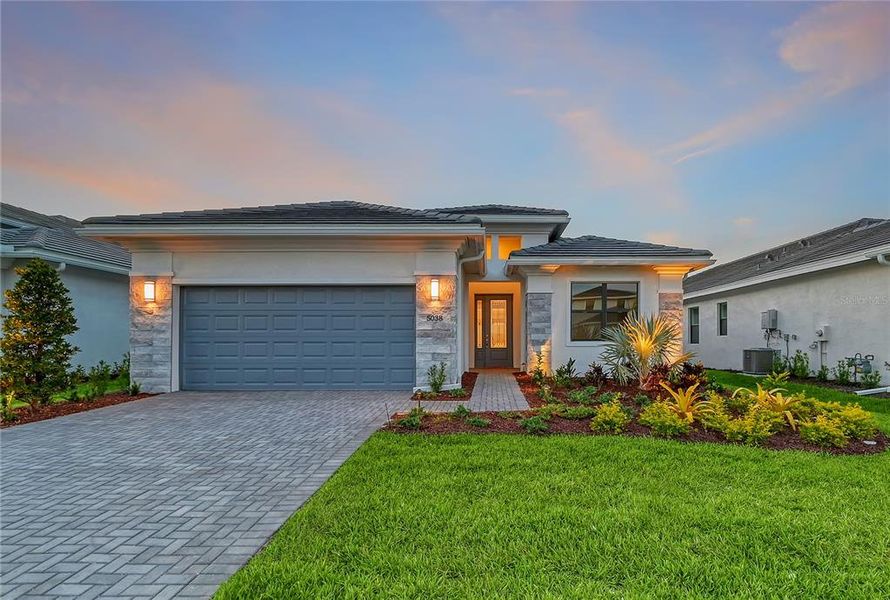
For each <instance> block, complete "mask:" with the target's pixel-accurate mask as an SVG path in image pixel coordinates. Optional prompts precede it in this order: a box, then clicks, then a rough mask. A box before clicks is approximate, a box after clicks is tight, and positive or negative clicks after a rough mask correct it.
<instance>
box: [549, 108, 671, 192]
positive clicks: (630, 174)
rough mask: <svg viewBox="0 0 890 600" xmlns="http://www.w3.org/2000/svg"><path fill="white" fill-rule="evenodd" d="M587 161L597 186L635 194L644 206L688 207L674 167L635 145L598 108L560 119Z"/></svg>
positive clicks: (565, 114) (562, 116)
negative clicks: (619, 189)
mask: <svg viewBox="0 0 890 600" xmlns="http://www.w3.org/2000/svg"><path fill="white" fill-rule="evenodd" d="M557 120H558V122H559V124H560V125H561V126H562V127H563V128H564V129H565V130H566V131H567V132H568V133H569V134H570V135H571V136H572V138H573V139H574V141H575V142H576V144H577V145H578V147H579V148H580V150H581V151H582V152H583V154H584V156H585V158H586V159H587V165H588V166H589V168H590V177H591V179H592V181H593V183H594V184H595V185H596V186H597V187H616V188H621V189H623V190H627V191H630V192H633V193H634V196H635V198H637V201H638V202H639V203H641V204H643V205H647V206H654V207H662V208H678V207H680V206H682V205H683V204H684V201H683V197H682V194H681V192H680V189H679V186H678V182H677V180H676V177H675V175H674V173H673V171H672V169H671V167H670V165H666V164H664V163H663V162H662V161H661V160H659V159H658V158H656V157H655V156H654V155H653V154H652V153H651V152H649V151H647V150H645V149H644V148H641V147H639V146H637V145H635V144H633V143H631V142H630V141H629V140H628V139H627V138H626V137H625V136H623V135H622V134H621V133H619V132H618V131H617V130H616V129H615V128H614V127H613V126H612V125H611V123H609V122H608V120H607V119H606V118H605V116H604V115H603V114H602V113H601V112H599V111H597V110H595V109H583V110H575V111H571V112H567V113H563V114H561V115H559V116H558V118H557Z"/></svg>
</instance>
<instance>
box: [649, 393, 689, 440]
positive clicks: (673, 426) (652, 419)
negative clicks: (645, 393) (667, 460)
mask: <svg viewBox="0 0 890 600" xmlns="http://www.w3.org/2000/svg"><path fill="white" fill-rule="evenodd" d="M639 421H640V424H641V425H645V426H646V427H648V428H649V429H650V430H651V431H652V434H653V435H657V436H660V437H668V438H670V437H676V436H678V435H682V434H684V433H687V432H688V431H689V428H690V424H689V422H688V421H686V420H685V419H683V418H682V417H680V416H679V415H678V414H677V413H675V412H674V411H673V410H672V409H671V407H670V405H669V404H667V403H666V402H661V401H659V402H653V403H652V404H650V405H649V406H647V407H646V408H644V409H643V411H642V412H641V413H640V418H639Z"/></svg>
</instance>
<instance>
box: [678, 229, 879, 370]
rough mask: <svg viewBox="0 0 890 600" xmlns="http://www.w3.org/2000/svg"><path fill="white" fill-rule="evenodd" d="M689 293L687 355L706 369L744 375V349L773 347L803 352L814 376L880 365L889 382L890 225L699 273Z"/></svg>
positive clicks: (830, 233) (688, 284) (834, 232)
mask: <svg viewBox="0 0 890 600" xmlns="http://www.w3.org/2000/svg"><path fill="white" fill-rule="evenodd" d="M683 291H684V295H683V305H684V307H685V309H686V327H685V332H684V344H685V348H686V350H688V351H692V352H695V353H696V354H697V355H698V356H699V357H701V359H702V360H703V361H704V363H705V365H706V366H710V367H715V368H720V369H738V370H742V368H743V364H742V353H743V350H745V349H748V348H758V347H769V348H773V349H775V350H780V351H781V352H782V354H783V355H784V356H788V355H794V354H795V353H796V352H797V351H798V350H800V351H801V352H803V353H805V354H806V355H807V356H808V357H809V364H810V369H811V370H812V371H816V370H818V369H819V367H820V366H822V365H825V366H826V367H827V368H831V367H835V366H836V365H837V362H838V361H840V360H846V359H847V358H853V357H856V356H860V357H869V356H871V357H872V358H871V359H868V362H869V365H870V367H871V368H874V369H877V370H879V371H880V372H882V374H883V383H884V384H885V385H886V384H887V383H888V382H890V375H888V371H887V367H888V364H887V363H888V361H890V219H859V220H857V221H853V222H852V223H847V224H846V225H841V226H840V227H835V228H834V229H829V230H827V231H822V232H820V233H816V234H814V235H811V236H808V237H805V238H801V239H799V240H794V241H793V242H789V243H787V244H783V245H781V246H778V247H776V248H770V249H769V250H763V251H761V252H757V253H756V254H752V255H750V256H746V257H744V258H740V259H738V260H734V261H732V262H729V263H726V264H722V265H717V266H714V267H711V268H709V269H706V270H703V271H700V272H698V273H693V274H690V275H689V276H688V277H686V279H685V281H684V283H683ZM769 311H776V312H774V313H770V312H769ZM763 313H766V314H763ZM771 320H772V322H770V321H771ZM765 327H766V329H765Z"/></svg>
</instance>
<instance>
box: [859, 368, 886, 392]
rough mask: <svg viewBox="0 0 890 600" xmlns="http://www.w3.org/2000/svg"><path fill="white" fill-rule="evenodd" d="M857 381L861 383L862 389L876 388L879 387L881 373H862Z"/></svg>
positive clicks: (875, 371)
mask: <svg viewBox="0 0 890 600" xmlns="http://www.w3.org/2000/svg"><path fill="white" fill-rule="evenodd" d="M859 381H861V382H862V387H864V388H876V387H878V386H879V385H881V372H880V371H878V370H877V369H876V370H874V371H869V372H868V373H863V374H862V377H860V379H859Z"/></svg>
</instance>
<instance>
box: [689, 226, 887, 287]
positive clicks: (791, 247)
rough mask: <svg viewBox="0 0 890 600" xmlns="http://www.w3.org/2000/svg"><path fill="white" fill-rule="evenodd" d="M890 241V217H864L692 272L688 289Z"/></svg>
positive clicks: (824, 258)
mask: <svg viewBox="0 0 890 600" xmlns="http://www.w3.org/2000/svg"><path fill="white" fill-rule="evenodd" d="M887 244H890V219H872V218H863V219H859V220H857V221H853V222H851V223H847V224H846V225H841V226H840V227H835V228H834V229H828V230H827V231H821V232H819V233H816V234H814V235H811V236H808V237H804V238H800V239H799V240H794V241H793V242H789V243H787V244H783V245H781V246H777V247H775V248H770V249H769V250H764V251H762V252H758V253H756V254H751V255H750V256H746V257H744V258H740V259H738V260H734V261H732V262H728V263H725V264H722V265H717V266H714V267H711V268H710V269H707V270H704V271H700V272H698V273H695V274H691V275H689V276H688V277H687V278H686V279H685V281H684V282H683V291H684V292H687V293H689V292H699V291H702V290H707V289H709V288H712V287H717V286H724V285H731V284H733V283H736V282H740V281H744V280H746V279H751V278H754V277H758V276H762V275H767V274H770V273H779V272H781V271H783V270H786V269H791V268H793V267H801V266H803V265H807V264H810V263H815V262H819V261H822V260H826V259H831V258H836V257H839V256H844V255H847V254H852V253H855V252H861V253H863V255H864V254H865V253H866V252H867V251H868V250H870V249H872V248H878V247H881V246H886V245H887Z"/></svg>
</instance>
